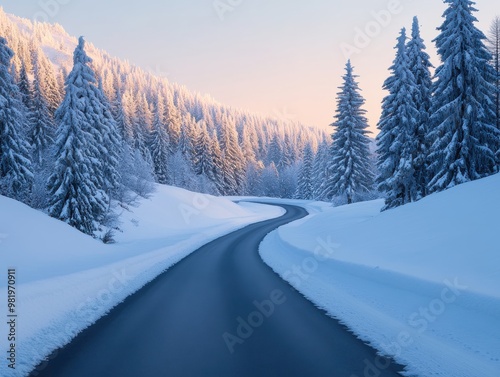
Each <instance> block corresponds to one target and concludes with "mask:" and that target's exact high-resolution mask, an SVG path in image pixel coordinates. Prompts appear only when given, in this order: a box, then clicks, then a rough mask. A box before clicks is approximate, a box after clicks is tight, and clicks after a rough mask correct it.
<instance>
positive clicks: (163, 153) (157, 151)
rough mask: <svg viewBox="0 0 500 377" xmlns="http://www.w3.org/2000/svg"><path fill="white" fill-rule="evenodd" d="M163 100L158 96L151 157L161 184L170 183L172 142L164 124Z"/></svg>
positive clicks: (152, 132)
mask: <svg viewBox="0 0 500 377" xmlns="http://www.w3.org/2000/svg"><path fill="white" fill-rule="evenodd" d="M164 113H165V110H164V108H163V98H162V96H161V94H158V97H157V99H156V104H155V110H154V118H153V126H152V130H151V142H150V149H151V157H152V159H153V165H154V173H155V176H156V180H157V182H158V183H161V184H168V183H169V176H168V159H169V155H170V153H169V148H170V140H169V136H168V133H167V129H166V126H165V122H164V119H163V117H164Z"/></svg>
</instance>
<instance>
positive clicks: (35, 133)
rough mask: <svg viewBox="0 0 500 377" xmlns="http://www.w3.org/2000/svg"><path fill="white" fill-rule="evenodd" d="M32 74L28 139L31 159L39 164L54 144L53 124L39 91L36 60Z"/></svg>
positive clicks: (38, 74) (38, 72) (45, 102)
mask: <svg viewBox="0 0 500 377" xmlns="http://www.w3.org/2000/svg"><path fill="white" fill-rule="evenodd" d="M33 76H34V79H33V89H34V90H33V96H32V100H31V109H30V110H31V111H30V113H29V119H30V140H31V145H32V148H33V160H34V162H35V163H36V164H38V165H39V166H41V165H42V163H43V161H44V157H45V156H46V154H47V152H48V150H49V148H50V147H51V146H52V145H53V144H54V132H55V125H54V119H53V117H52V114H51V113H50V110H49V107H48V104H47V101H46V100H45V97H44V96H43V94H42V91H41V87H40V70H39V67H38V62H37V61H35V62H34V65H33Z"/></svg>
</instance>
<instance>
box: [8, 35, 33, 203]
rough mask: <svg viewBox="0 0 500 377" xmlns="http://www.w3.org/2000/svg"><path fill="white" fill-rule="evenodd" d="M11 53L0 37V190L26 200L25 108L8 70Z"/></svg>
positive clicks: (29, 173) (28, 173)
mask: <svg viewBox="0 0 500 377" xmlns="http://www.w3.org/2000/svg"><path fill="white" fill-rule="evenodd" d="M13 56H14V52H13V51H12V50H11V49H10V48H9V47H8V46H7V41H6V40H5V39H4V38H2V37H0V193H1V194H2V195H6V196H9V197H11V198H14V199H17V200H22V201H25V202H26V201H27V200H28V196H29V193H30V190H31V185H32V181H33V173H32V167H31V160H30V150H29V145H28V143H27V141H26V139H25V134H24V130H23V128H24V124H25V116H26V114H25V111H26V109H25V107H24V105H23V103H22V100H21V93H20V92H19V88H18V86H17V85H16V83H15V81H14V78H13V77H12V75H11V74H10V72H9V68H10V66H11V60H12V58H13Z"/></svg>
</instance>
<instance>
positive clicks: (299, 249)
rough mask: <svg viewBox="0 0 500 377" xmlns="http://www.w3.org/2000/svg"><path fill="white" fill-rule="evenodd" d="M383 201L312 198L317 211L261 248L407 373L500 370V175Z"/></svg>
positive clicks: (377, 366) (465, 375)
mask: <svg viewBox="0 0 500 377" xmlns="http://www.w3.org/2000/svg"><path fill="white" fill-rule="evenodd" d="M382 205H383V202H382V201H380V200H379V201H372V202H366V203H359V204H354V205H350V206H343V207H338V208H331V207H321V206H318V204H314V205H313V208H315V209H316V210H318V209H321V208H322V210H323V212H318V211H315V213H313V214H312V215H311V216H308V217H307V218H305V219H303V220H300V221H298V222H295V223H292V224H289V225H286V226H284V227H282V228H280V229H279V230H277V231H275V232H273V233H271V234H270V235H269V236H268V237H267V238H266V239H265V240H264V242H263V243H262V245H261V255H262V257H263V259H264V260H265V261H266V262H267V263H268V264H269V265H270V266H271V267H272V268H273V269H274V270H275V271H276V272H277V273H279V274H280V275H281V276H282V277H283V278H284V279H286V280H288V281H289V282H290V283H291V284H292V285H293V286H295V287H296V288H297V289H298V290H299V291H300V292H302V293H303V294H304V295H305V296H306V297H308V298H309V299H310V300H311V301H313V302H314V303H315V304H316V305H317V306H318V307H321V308H323V309H325V310H326V311H327V312H328V313H329V314H330V315H332V316H333V317H335V318H338V319H339V320H340V321H341V322H343V323H344V324H346V325H347V326H348V327H349V328H350V329H351V330H352V331H353V332H354V333H356V334H357V335H358V336H359V337H360V338H361V339H363V340H364V341H367V342H369V343H370V344H372V345H373V346H374V347H375V348H377V349H378V350H380V351H381V352H382V353H383V354H385V355H391V356H393V357H394V358H395V359H396V360H397V361H399V362H401V363H402V364H405V365H407V366H408V368H407V372H406V373H407V375H411V376H425V377H428V376H447V377H448V376H453V377H496V376H500V239H499V234H500V232H499V231H500V175H496V176H492V177H489V178H486V179H483V180H480V181H476V182H471V183H468V184H464V185H462V186H459V187H456V188H453V189H451V190H448V191H446V192H443V193H440V194H436V195H432V196H430V197H427V198H425V199H423V200H421V201H420V202H417V203H414V204H410V205H407V206H404V207H401V208H398V209H394V210H391V211H387V212H384V213H380V209H381V207H382ZM307 207H308V206H307V205H306V208H307ZM304 320H307V319H306V318H305V319H304ZM365 363H366V370H365V375H367V376H378V375H379V374H380V371H381V370H383V369H384V365H383V364H381V362H380V360H378V359H377V360H366V361H365ZM359 377H361V376H359Z"/></svg>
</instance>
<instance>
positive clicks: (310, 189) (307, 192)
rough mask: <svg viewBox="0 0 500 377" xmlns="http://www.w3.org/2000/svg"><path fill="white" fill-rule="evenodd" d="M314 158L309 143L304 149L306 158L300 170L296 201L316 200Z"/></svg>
mask: <svg viewBox="0 0 500 377" xmlns="http://www.w3.org/2000/svg"><path fill="white" fill-rule="evenodd" d="M313 158H314V153H313V150H312V147H311V144H310V143H308V144H307V145H306V147H305V149H304V158H303V159H302V166H301V167H300V170H299V176H298V184H297V191H296V192H295V198H296V199H304V200H312V199H314V185H313Z"/></svg>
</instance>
